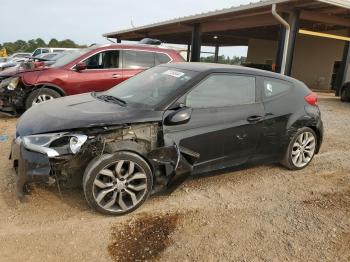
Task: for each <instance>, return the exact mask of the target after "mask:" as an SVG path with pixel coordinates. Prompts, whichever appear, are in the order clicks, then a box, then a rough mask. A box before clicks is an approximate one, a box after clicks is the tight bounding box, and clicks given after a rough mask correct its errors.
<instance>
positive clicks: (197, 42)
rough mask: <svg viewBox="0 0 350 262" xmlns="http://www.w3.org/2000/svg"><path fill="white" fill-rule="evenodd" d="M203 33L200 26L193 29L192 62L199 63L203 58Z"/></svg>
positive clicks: (194, 26)
mask: <svg viewBox="0 0 350 262" xmlns="http://www.w3.org/2000/svg"><path fill="white" fill-rule="evenodd" d="M201 45H202V32H201V26H200V24H194V25H193V28H192V41H191V62H199V61H200V58H201Z"/></svg>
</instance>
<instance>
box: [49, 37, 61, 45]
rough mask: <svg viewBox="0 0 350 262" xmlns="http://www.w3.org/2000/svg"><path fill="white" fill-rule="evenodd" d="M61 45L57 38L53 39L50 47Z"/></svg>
mask: <svg viewBox="0 0 350 262" xmlns="http://www.w3.org/2000/svg"><path fill="white" fill-rule="evenodd" d="M59 46H60V43H59V42H58V40H57V39H56V38H52V39H51V40H50V42H49V47H59Z"/></svg>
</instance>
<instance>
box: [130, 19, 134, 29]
mask: <svg viewBox="0 0 350 262" xmlns="http://www.w3.org/2000/svg"><path fill="white" fill-rule="evenodd" d="M130 24H131V26H132V28H135V25H134V21H132V18H131V21H130Z"/></svg>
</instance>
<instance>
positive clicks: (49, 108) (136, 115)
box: [16, 93, 163, 137]
mask: <svg viewBox="0 0 350 262" xmlns="http://www.w3.org/2000/svg"><path fill="white" fill-rule="evenodd" d="M162 115H163V113H162V111H153V110H148V109H139V108H136V107H131V106H126V107H123V106H120V105H118V104H114V103H109V102H105V101H101V100H99V99H97V98H94V97H93V96H92V95H91V94H90V93H87V94H81V95H75V96H68V97H63V98H58V99H55V100H52V101H49V102H45V103H42V104H39V105H37V106H33V107H32V108H30V109H29V110H27V111H26V112H25V113H24V114H23V115H22V116H21V118H20V119H19V120H18V123H17V129H16V137H17V136H27V135H33V134H42V133H50V132H60V131H68V130H71V129H79V128H87V127H94V126H111V125H122V124H129V123H142V122H155V121H161V119H162Z"/></svg>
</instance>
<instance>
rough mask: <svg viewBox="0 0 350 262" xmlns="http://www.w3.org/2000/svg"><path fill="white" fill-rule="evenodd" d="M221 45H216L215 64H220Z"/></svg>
mask: <svg viewBox="0 0 350 262" xmlns="http://www.w3.org/2000/svg"><path fill="white" fill-rule="evenodd" d="M219 48H220V47H219V44H218V43H216V45H215V55H214V63H218V62H219Z"/></svg>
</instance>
